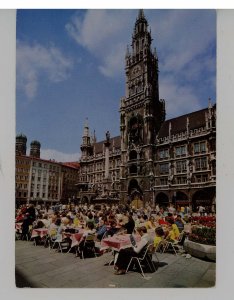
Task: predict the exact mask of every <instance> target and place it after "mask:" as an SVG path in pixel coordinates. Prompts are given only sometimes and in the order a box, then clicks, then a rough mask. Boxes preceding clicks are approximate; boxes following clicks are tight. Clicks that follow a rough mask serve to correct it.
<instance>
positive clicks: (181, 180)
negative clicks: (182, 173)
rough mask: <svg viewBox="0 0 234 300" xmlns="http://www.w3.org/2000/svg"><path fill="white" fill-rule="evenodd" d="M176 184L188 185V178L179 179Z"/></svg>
mask: <svg viewBox="0 0 234 300" xmlns="http://www.w3.org/2000/svg"><path fill="white" fill-rule="evenodd" d="M176 182H177V184H186V183H187V177H177V178H176Z"/></svg>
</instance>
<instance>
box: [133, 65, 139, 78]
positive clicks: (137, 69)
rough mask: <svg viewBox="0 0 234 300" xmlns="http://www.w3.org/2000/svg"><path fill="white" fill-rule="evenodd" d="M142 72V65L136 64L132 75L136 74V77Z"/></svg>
mask: <svg viewBox="0 0 234 300" xmlns="http://www.w3.org/2000/svg"><path fill="white" fill-rule="evenodd" d="M140 72H141V66H139V65H138V66H135V67H134V68H133V70H132V75H133V76H134V77H136V76H138V75H139V74H140Z"/></svg>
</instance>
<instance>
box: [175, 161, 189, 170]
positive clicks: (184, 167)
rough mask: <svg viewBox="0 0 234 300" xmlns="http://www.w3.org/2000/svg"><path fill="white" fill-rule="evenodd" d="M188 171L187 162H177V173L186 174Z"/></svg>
mask: <svg viewBox="0 0 234 300" xmlns="http://www.w3.org/2000/svg"><path fill="white" fill-rule="evenodd" d="M186 171H187V164H186V160H181V161H177V162H176V173H184V172H186Z"/></svg>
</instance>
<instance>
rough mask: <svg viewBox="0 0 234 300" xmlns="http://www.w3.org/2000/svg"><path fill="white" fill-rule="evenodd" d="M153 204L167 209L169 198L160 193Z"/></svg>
mask: <svg viewBox="0 0 234 300" xmlns="http://www.w3.org/2000/svg"><path fill="white" fill-rule="evenodd" d="M155 202H156V204H158V205H159V206H164V207H167V205H168V203H169V198H168V196H167V194H165V193H163V192H161V193H159V194H158V195H157V196H156V198H155Z"/></svg>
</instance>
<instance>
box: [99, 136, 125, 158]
mask: <svg viewBox="0 0 234 300" xmlns="http://www.w3.org/2000/svg"><path fill="white" fill-rule="evenodd" d="M104 143H105V140H104V141H101V142H98V143H94V147H95V152H96V154H98V153H102V151H103V144H104ZM113 145H114V147H115V148H116V149H120V146H121V137H120V136H115V137H112V138H110V150H112V149H113Z"/></svg>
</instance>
